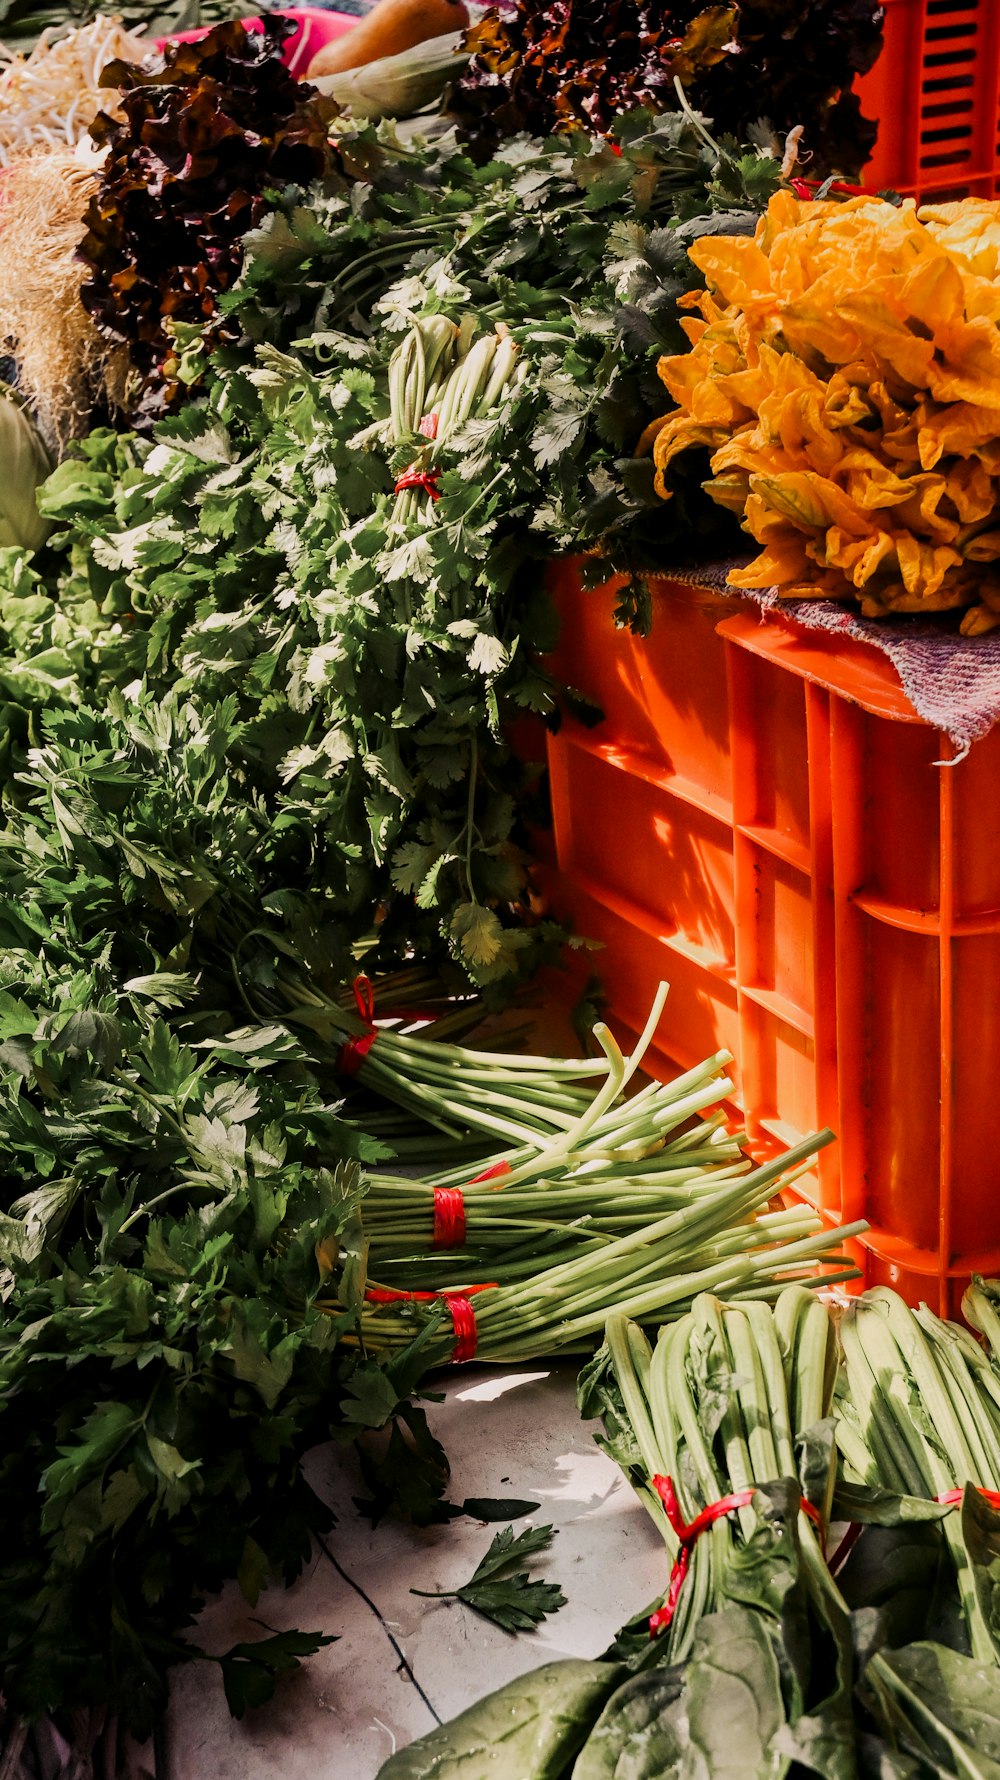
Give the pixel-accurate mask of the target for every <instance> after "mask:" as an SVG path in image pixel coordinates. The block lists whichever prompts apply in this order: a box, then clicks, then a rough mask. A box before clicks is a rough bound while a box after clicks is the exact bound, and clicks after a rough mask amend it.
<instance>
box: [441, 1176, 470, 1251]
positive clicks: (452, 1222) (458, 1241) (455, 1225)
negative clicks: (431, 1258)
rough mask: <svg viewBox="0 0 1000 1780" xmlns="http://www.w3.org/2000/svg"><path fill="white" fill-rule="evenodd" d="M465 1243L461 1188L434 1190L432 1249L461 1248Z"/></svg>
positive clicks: (463, 1203) (463, 1198)
mask: <svg viewBox="0 0 1000 1780" xmlns="http://www.w3.org/2000/svg"><path fill="white" fill-rule="evenodd" d="M464 1242H465V1195H464V1194H463V1192H462V1189H461V1187H435V1188H434V1247H435V1248H461V1247H462V1245H463V1243H464Z"/></svg>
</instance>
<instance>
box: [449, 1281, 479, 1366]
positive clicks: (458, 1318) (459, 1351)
mask: <svg viewBox="0 0 1000 1780" xmlns="http://www.w3.org/2000/svg"><path fill="white" fill-rule="evenodd" d="M447 1305H448V1309H449V1310H450V1311H451V1326H452V1328H453V1329H454V1331H455V1345H454V1347H453V1348H452V1351H451V1358H452V1363H453V1365H456V1366H460V1365H461V1364H462V1363H463V1362H464V1361H466V1360H474V1359H475V1357H476V1349H477V1347H478V1346H479V1329H478V1327H477V1325H476V1313H475V1311H474V1310H473V1308H472V1305H471V1303H470V1301H469V1299H468V1297H467V1296H466V1295H464V1294H463V1293H461V1292H460V1293H458V1294H457V1295H456V1296H449V1297H448V1299H447Z"/></svg>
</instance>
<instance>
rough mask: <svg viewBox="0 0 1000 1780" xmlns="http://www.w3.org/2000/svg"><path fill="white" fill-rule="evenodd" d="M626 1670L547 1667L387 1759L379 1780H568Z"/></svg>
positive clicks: (577, 1663) (575, 1663)
mask: <svg viewBox="0 0 1000 1780" xmlns="http://www.w3.org/2000/svg"><path fill="white" fill-rule="evenodd" d="M623 1674H624V1671H623V1670H622V1669H621V1668H620V1667H618V1666H617V1665H615V1664H613V1663H588V1662H581V1661H572V1662H560V1663H547V1664H545V1666H544V1667H543V1668H540V1669H534V1670H532V1672H531V1673H530V1674H529V1675H524V1676H521V1677H520V1678H519V1679H518V1680H516V1681H511V1682H509V1683H508V1684H507V1686H506V1687H501V1688H500V1689H498V1691H497V1692H496V1693H492V1694H489V1695H488V1696H487V1697H486V1699H484V1700H480V1701H478V1702H477V1704H476V1705H474V1706H470V1707H469V1709H468V1711H466V1712H463V1713H461V1714H460V1715H459V1717H457V1718H454V1719H452V1720H451V1722H450V1723H449V1724H445V1725H440V1726H439V1727H438V1729H436V1730H433V1731H431V1732H430V1734H429V1735H428V1736H426V1737H420V1738H419V1739H418V1740H417V1742H415V1743H411V1744H410V1745H409V1747H408V1748H406V1749H401V1750H399V1751H398V1752H397V1753H396V1754H395V1755H393V1756H390V1758H389V1760H388V1761H387V1762H386V1763H385V1765H384V1767H382V1768H381V1769H380V1771H379V1775H378V1780H569V1776H570V1775H571V1774H572V1772H573V1760H574V1757H575V1756H576V1754H577V1752H578V1750H579V1749H580V1748H581V1746H582V1744H583V1743H584V1741H585V1740H586V1737H587V1735H588V1733H589V1731H590V1729H591V1727H592V1726H593V1724H594V1722H595V1720H596V1719H597V1717H598V1716H599V1714H600V1712H601V1709H602V1707H603V1706H604V1703H605V1701H606V1700H607V1698H608V1695H609V1694H611V1693H612V1691H613V1690H614V1689H615V1688H616V1687H617V1685H618V1683H619V1681H620V1680H621V1679H622V1677H623Z"/></svg>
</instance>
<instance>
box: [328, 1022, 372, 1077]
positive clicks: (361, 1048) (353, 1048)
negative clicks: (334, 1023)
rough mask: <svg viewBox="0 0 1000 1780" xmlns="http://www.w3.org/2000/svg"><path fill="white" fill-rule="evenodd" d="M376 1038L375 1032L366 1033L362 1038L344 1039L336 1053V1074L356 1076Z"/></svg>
mask: <svg viewBox="0 0 1000 1780" xmlns="http://www.w3.org/2000/svg"><path fill="white" fill-rule="evenodd" d="M377 1037H378V1033H377V1032H366V1033H365V1034H364V1037H363V1038H345V1040H344V1042H343V1044H342V1045H341V1047H340V1050H339V1051H338V1052H337V1071H338V1073H339V1074H340V1075H350V1076H354V1075H357V1073H358V1070H359V1069H360V1068H361V1065H362V1063H363V1062H364V1060H365V1058H366V1057H367V1055H368V1053H369V1051H370V1050H371V1048H372V1045H373V1044H374V1043H375V1040H376V1039H377Z"/></svg>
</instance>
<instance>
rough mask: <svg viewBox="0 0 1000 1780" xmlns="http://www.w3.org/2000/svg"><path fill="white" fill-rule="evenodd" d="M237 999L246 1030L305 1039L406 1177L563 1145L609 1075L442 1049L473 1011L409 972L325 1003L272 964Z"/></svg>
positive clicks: (576, 1062)
mask: <svg viewBox="0 0 1000 1780" xmlns="http://www.w3.org/2000/svg"><path fill="white" fill-rule="evenodd" d="M234 968H236V965H235V964H234ZM241 988H242V992H243V998H244V1002H245V1004H246V1006H247V1007H248V1009H249V1011H250V1012H251V1013H252V1014H253V1016H254V1018H255V1019H258V1020H268V1019H273V1020H278V1021H281V1022H287V1023H288V1025H289V1026H291V1027H292V1028H293V1029H294V1030H295V1031H297V1032H299V1033H302V1034H305V1035H307V1039H306V1042H308V1043H309V1046H310V1049H311V1050H312V1051H313V1054H314V1055H315V1056H316V1058H317V1061H318V1062H319V1063H320V1064H325V1065H326V1066H327V1067H328V1068H329V1070H330V1072H331V1074H333V1075H335V1076H337V1077H338V1078H339V1081H340V1085H342V1087H343V1089H344V1090H345V1092H346V1093H347V1094H348V1106H347V1111H348V1114H349V1115H350V1116H353V1117H355V1118H356V1119H357V1120H358V1122H359V1123H360V1124H362V1125H363V1127H364V1129H365V1131H366V1132H367V1133H368V1134H369V1135H371V1136H374V1137H381V1138H383V1139H384V1141H386V1142H387V1143H388V1144H389V1145H390V1146H391V1147H392V1149H393V1150H394V1151H395V1152H396V1155H397V1156H398V1157H399V1158H400V1159H401V1160H402V1161H404V1162H405V1163H406V1164H407V1165H408V1166H409V1165H413V1166H427V1165H428V1164H430V1165H433V1163H434V1162H435V1161H439V1160H440V1159H441V1158H442V1157H443V1156H444V1155H447V1157H448V1158H449V1159H452V1158H453V1159H454V1163H455V1165H456V1167H459V1168H466V1167H468V1166H469V1164H470V1162H474V1161H475V1160H476V1158H482V1157H484V1156H486V1155H489V1154H490V1153H491V1151H493V1150H495V1149H496V1147H497V1145H498V1144H499V1145H502V1146H504V1147H505V1149H506V1148H515V1149H516V1148H517V1147H518V1146H525V1145H531V1144H537V1143H538V1142H539V1141H544V1140H546V1139H548V1138H549V1137H550V1136H553V1135H561V1134H562V1133H564V1132H565V1131H566V1130H567V1129H569V1128H570V1127H571V1126H572V1125H573V1124H574V1123H575V1121H576V1120H578V1119H579V1118H580V1117H581V1116H582V1115H583V1114H584V1113H585V1112H586V1110H587V1108H588V1106H589V1105H590V1103H591V1099H592V1095H591V1093H590V1091H589V1090H588V1088H587V1086H586V1084H587V1083H592V1082H593V1081H594V1080H595V1079H598V1080H599V1079H600V1078H602V1077H605V1076H606V1075H607V1073H608V1068H609V1064H608V1059H607V1056H606V1055H604V1054H603V1053H602V1054H601V1055H600V1056H596V1057H577V1058H553V1057H544V1056H529V1055H520V1054H518V1053H516V1052H514V1051H512V1050H511V1051H508V1050H507V1049H500V1048H497V1049H493V1050H485V1049H482V1050H481V1049H477V1048H474V1047H472V1046H470V1045H468V1044H463V1043H454V1042H452V1041H451V1037H450V1035H451V1034H453V1033H456V1032H457V1033H458V1034H460V1035H462V1036H463V1037H468V1036H469V1035H470V1034H471V1032H472V1031H473V1030H474V1029H475V1028H476V1027H477V1026H481V1025H482V1022H483V1008H482V1003H481V1002H480V1001H479V999H478V997H476V996H472V995H469V996H466V997H465V998H462V999H460V998H458V997H455V996H449V995H446V994H445V995H443V994H442V990H441V984H440V980H439V979H438V978H437V977H436V976H434V975H433V974H432V973H430V972H425V971H422V970H420V969H418V968H417V967H414V968H413V969H410V970H403V971H399V972H396V973H393V974H392V975H391V976H384V977H381V978H379V979H378V980H377V981H376V982H374V983H371V982H369V980H368V978H367V977H365V976H359V977H358V978H356V979H355V984H354V989H353V991H352V988H351V986H350V985H345V987H344V988H343V989H342V990H339V991H336V992H334V993H328V992H326V991H325V990H324V989H322V988H321V987H318V986H317V985H316V984H315V982H314V981H313V980H312V979H310V977H309V975H308V973H307V972H305V971H301V970H297V969H296V968H295V967H294V965H292V964H291V963H289V964H288V965H287V966H286V965H284V964H282V963H281V962H279V964H278V966H277V968H276V969H275V971H274V972H273V976H272V982H271V984H270V986H269V987H268V988H267V989H266V990H264V989H261V988H260V987H259V986H257V985H253V986H252V987H251V986H250V985H247V984H243V983H241ZM665 992H666V991H665V990H664V993H665ZM524 1035H525V1034H524V1028H523V1025H522V1026H512V1027H510V1028H509V1029H508V1030H505V1031H504V1032H503V1034H502V1035H501V1036H498V1037H497V1038H495V1039H494V1043H495V1044H496V1045H497V1046H498V1047H499V1045H500V1044H501V1043H502V1044H503V1045H504V1046H513V1045H515V1044H516V1043H517V1042H518V1041H519V1040H523V1038H524Z"/></svg>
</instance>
